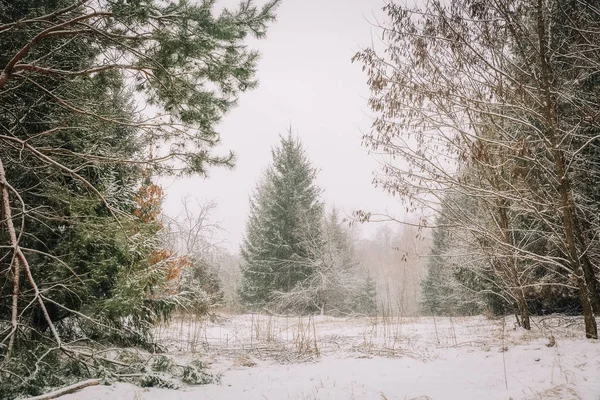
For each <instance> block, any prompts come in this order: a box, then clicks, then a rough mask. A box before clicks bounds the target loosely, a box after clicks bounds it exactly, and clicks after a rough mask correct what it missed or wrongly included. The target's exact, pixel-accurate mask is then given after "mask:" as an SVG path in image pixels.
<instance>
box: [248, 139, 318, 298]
mask: <svg viewBox="0 0 600 400" xmlns="http://www.w3.org/2000/svg"><path fill="white" fill-rule="evenodd" d="M280 139H281V140H280V143H279V145H278V146H276V147H275V148H274V149H273V150H272V156H273V163H272V165H271V166H270V167H269V168H268V169H267V171H266V172H265V174H264V176H263V178H262V181H261V182H260V183H259V185H258V186H257V188H256V191H255V193H254V195H253V196H252V198H251V200H250V216H249V218H248V223H247V228H246V237H245V240H244V243H243V245H242V249H241V252H242V257H243V259H244V262H245V265H244V266H243V282H242V286H241V289H240V297H241V299H242V301H243V302H244V303H245V304H246V305H247V306H250V307H254V308H256V307H260V306H264V305H265V304H267V303H268V302H269V301H270V300H272V296H273V294H274V293H275V292H284V293H285V292H289V291H291V290H292V289H293V288H294V287H295V286H296V285H297V284H298V283H299V282H302V281H304V280H306V279H307V278H309V277H310V276H311V274H312V270H313V264H314V250H313V249H314V247H315V246H316V247H317V248H318V247H320V246H322V232H321V221H322V215H323V204H322V202H321V200H320V198H319V196H320V193H321V189H320V188H319V187H318V186H317V185H316V184H315V178H316V174H317V170H316V169H315V168H314V167H313V166H312V165H311V163H310V161H309V160H308V158H307V156H306V153H305V151H304V149H303V147H302V144H301V142H300V140H299V139H298V138H296V137H294V136H293V135H292V133H291V132H289V133H288V135H287V136H281V138H280Z"/></svg>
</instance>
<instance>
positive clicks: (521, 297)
mask: <svg viewBox="0 0 600 400" xmlns="http://www.w3.org/2000/svg"><path fill="white" fill-rule="evenodd" d="M517 298H518V301H519V311H520V313H521V326H522V327H523V328H525V329H527V330H528V331H529V330H531V321H530V318H529V309H528V308H527V300H526V299H525V293H523V290H522V289H519V291H518V296H517Z"/></svg>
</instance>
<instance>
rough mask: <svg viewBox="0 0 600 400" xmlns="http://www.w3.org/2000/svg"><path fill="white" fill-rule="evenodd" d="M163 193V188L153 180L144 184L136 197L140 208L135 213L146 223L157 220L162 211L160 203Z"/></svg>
mask: <svg viewBox="0 0 600 400" xmlns="http://www.w3.org/2000/svg"><path fill="white" fill-rule="evenodd" d="M163 195H164V192H163V190H162V188H161V187H160V186H158V185H156V184H154V183H152V182H149V183H147V184H144V185H142V187H141V188H140V189H139V190H138V193H137V194H136V195H135V198H134V200H135V202H136V203H137V204H138V208H136V209H135V210H134V212H133V214H134V215H135V216H136V217H138V218H139V219H141V220H142V221H143V222H146V223H149V222H154V221H156V220H157V218H158V216H159V215H160V213H161V208H160V203H161V201H162V197H163Z"/></svg>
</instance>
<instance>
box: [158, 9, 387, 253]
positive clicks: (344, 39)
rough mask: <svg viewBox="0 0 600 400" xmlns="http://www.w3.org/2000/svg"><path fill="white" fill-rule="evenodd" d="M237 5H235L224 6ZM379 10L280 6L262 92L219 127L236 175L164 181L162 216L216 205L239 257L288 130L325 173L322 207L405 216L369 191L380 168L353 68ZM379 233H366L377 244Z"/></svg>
mask: <svg viewBox="0 0 600 400" xmlns="http://www.w3.org/2000/svg"><path fill="white" fill-rule="evenodd" d="M225 3H227V4H235V3H236V1H235V0H226V1H225ZM383 4H384V3H383V0H283V2H282V4H281V5H280V7H279V9H278V13H277V14H278V17H277V22H276V23H275V24H273V25H272V26H271V28H270V30H269V32H268V36H267V38H266V39H263V40H261V41H257V42H256V43H254V42H253V44H255V47H256V48H257V49H258V50H259V51H260V52H261V54H262V56H261V60H260V62H259V66H258V79H259V81H260V83H259V87H258V88H257V89H255V90H253V91H251V92H248V93H245V94H243V95H242V97H241V98H240V101H239V105H238V107H237V108H236V109H234V110H233V111H232V112H230V113H229V114H227V115H226V116H225V118H224V119H223V122H222V124H221V125H220V127H219V131H220V132H221V134H222V149H223V152H225V150H229V149H231V150H233V151H234V152H235V153H236V155H237V164H236V167H235V169H233V170H228V169H224V168H213V169H212V170H211V171H210V175H209V177H208V179H203V178H198V177H197V178H190V179H184V180H176V181H173V180H168V181H163V182H162V184H163V186H164V189H165V192H166V193H167V198H166V199H165V211H166V213H167V214H170V215H173V214H177V211H178V209H179V205H180V199H181V197H182V196H185V195H186V194H189V195H190V197H191V198H197V199H199V200H200V201H203V200H210V199H214V200H215V201H216V202H217V203H218V207H217V209H216V210H215V211H214V214H213V215H214V218H215V220H217V221H219V222H220V223H221V226H222V227H223V229H224V234H223V238H224V239H225V240H226V243H225V245H226V247H227V248H229V249H231V250H234V251H236V250H237V249H238V246H239V243H240V242H241V239H242V237H243V235H244V230H245V223H246V218H247V215H248V198H249V195H250V193H251V192H252V190H253V188H254V187H255V185H256V181H257V180H258V179H259V178H260V176H261V174H262V173H263V171H264V170H265V169H266V167H267V166H268V165H269V163H270V161H271V153H270V151H271V148H272V146H273V145H274V144H276V143H277V141H278V140H279V134H283V133H285V132H286V129H287V127H288V126H289V125H290V124H291V126H292V127H293V130H294V132H296V133H297V134H298V135H299V137H300V139H301V140H302V142H303V144H304V146H305V148H306V149H307V153H308V156H309V158H310V159H311V161H312V163H313V165H314V166H316V167H317V168H319V169H320V173H319V177H318V181H317V182H318V184H319V185H320V186H321V187H322V188H323V189H324V200H325V201H326V203H327V204H328V205H331V204H335V205H336V206H337V207H338V208H340V209H341V210H342V211H343V212H345V213H347V214H351V213H352V211H354V210H357V209H366V210H369V211H374V212H381V211H384V210H386V209H388V210H389V211H394V210H399V206H398V203H397V200H395V199H394V198H393V197H390V196H388V195H386V194H385V193H383V192H382V191H381V190H380V189H378V188H375V187H374V186H373V185H372V183H371V182H372V178H373V175H372V174H373V172H374V171H375V170H376V169H377V162H376V161H375V160H374V159H373V158H372V157H371V156H369V155H368V154H367V152H366V150H365V149H364V148H363V147H361V135H362V133H361V132H366V131H368V130H369V127H370V124H371V118H370V116H369V115H370V113H369V110H368V108H367V101H366V99H367V97H368V94H369V92H368V87H367V85H366V75H365V74H364V73H362V71H361V65H360V64H352V63H351V61H350V59H351V57H352V56H353V55H354V54H355V53H356V51H358V50H360V49H362V48H364V47H367V46H369V45H370V43H371V33H372V32H373V33H374V35H375V36H376V35H377V32H376V30H375V29H374V28H372V27H371V25H370V23H369V21H373V20H374V17H373V15H374V14H375V15H379V16H381V7H382V6H383ZM376 228H377V227H373V226H363V227H362V230H363V235H364V236H371V235H372V234H373V233H374V231H375V229H376Z"/></svg>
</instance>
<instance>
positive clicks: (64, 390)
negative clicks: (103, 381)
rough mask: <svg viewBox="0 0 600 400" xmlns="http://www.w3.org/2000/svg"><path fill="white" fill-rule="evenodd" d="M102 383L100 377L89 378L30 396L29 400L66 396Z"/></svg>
mask: <svg viewBox="0 0 600 400" xmlns="http://www.w3.org/2000/svg"><path fill="white" fill-rule="evenodd" d="M99 384H100V379H88V380H87V381H82V382H77V383H74V384H72V385H70V386H66V387H64V388H62V389H58V390H55V391H53V392H50V393H46V394H42V395H39V396H35V397H30V398H29V400H51V399H56V398H57V397H60V396H64V395H65V394H70V393H74V392H76V391H78V390H81V389H83V388H86V387H88V386H96V385H99Z"/></svg>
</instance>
